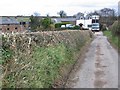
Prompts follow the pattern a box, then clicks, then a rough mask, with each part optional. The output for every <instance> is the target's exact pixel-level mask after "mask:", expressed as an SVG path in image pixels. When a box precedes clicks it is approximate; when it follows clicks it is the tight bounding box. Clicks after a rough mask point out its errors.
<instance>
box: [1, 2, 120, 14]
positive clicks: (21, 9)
mask: <svg viewBox="0 0 120 90" xmlns="http://www.w3.org/2000/svg"><path fill="white" fill-rule="evenodd" d="M118 1H119V0H1V1H0V16H16V15H26V16H28V15H31V14H33V13H34V12H38V13H40V15H41V16H43V15H47V14H49V15H50V16H56V15H57V12H59V11H60V10H64V11H65V12H66V13H67V15H68V16H69V15H74V14H77V13H78V12H83V13H84V12H91V11H94V10H99V9H102V8H105V7H107V8H112V9H116V10H117V8H118Z"/></svg>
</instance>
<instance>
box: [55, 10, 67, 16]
mask: <svg viewBox="0 0 120 90" xmlns="http://www.w3.org/2000/svg"><path fill="white" fill-rule="evenodd" d="M57 14H59V15H60V17H61V18H63V17H66V16H67V14H66V13H65V11H63V10H61V11H60V12H58V13H57Z"/></svg>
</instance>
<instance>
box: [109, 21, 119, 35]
mask: <svg viewBox="0 0 120 90" xmlns="http://www.w3.org/2000/svg"><path fill="white" fill-rule="evenodd" d="M110 30H111V31H112V35H113V36H119V35H120V22H118V21H116V22H114V23H113V25H112V26H111V27H110Z"/></svg>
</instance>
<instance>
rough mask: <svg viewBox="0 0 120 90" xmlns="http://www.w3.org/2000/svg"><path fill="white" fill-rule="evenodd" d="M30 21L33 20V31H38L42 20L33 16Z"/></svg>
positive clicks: (31, 25)
mask: <svg viewBox="0 0 120 90" xmlns="http://www.w3.org/2000/svg"><path fill="white" fill-rule="evenodd" d="M30 20H31V22H30V27H31V30H36V29H37V28H38V27H40V20H39V18H38V17H37V16H33V15H31V16H30Z"/></svg>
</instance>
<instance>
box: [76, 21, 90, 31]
mask: <svg viewBox="0 0 120 90" xmlns="http://www.w3.org/2000/svg"><path fill="white" fill-rule="evenodd" d="M80 23H82V24H83V28H85V29H91V28H90V27H89V26H90V25H92V19H80V20H76V25H79V24H80Z"/></svg>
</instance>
